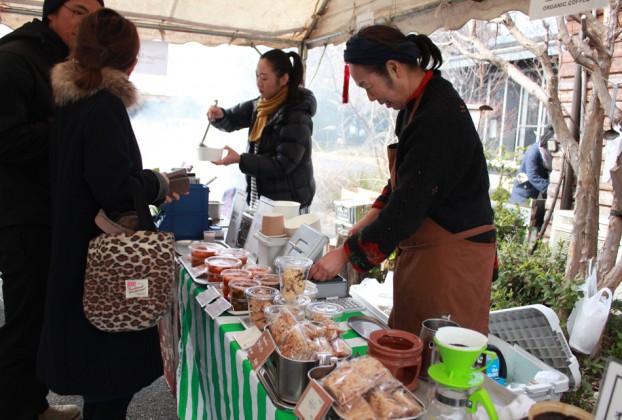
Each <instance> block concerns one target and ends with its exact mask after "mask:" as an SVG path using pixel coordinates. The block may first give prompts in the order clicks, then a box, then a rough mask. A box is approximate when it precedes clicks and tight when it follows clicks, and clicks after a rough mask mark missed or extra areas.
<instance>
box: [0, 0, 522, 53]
mask: <svg viewBox="0 0 622 420" xmlns="http://www.w3.org/2000/svg"><path fill="white" fill-rule="evenodd" d="M105 3H106V6H107V7H111V8H113V9H115V10H118V11H119V12H121V13H122V14H123V15H124V16H127V17H128V18H130V19H131V20H132V21H133V22H134V23H136V25H137V26H138V27H139V29H140V32H141V37H142V38H143V39H161V40H164V41H167V42H172V43H179V44H181V43H185V42H189V41H195V42H199V43H202V44H205V45H220V44H232V45H251V46H252V45H265V46H268V47H273V48H286V47H298V48H301V49H303V50H304V49H306V48H313V47H316V46H322V45H325V44H331V43H340V42H343V41H345V40H346V39H347V37H348V36H349V34H350V33H351V32H352V31H354V30H356V29H357V28H358V27H359V26H362V24H368V23H372V22H373V23H392V24H394V25H396V26H397V27H399V28H400V29H401V30H402V31H404V32H418V33H423V34H430V33H432V32H433V31H434V30H436V29H438V28H441V27H445V28H447V29H456V28H459V27H461V26H462V25H464V24H465V23H466V22H467V21H468V20H470V19H483V20H486V19H492V18H495V17H497V16H499V15H501V14H502V13H504V12H507V11H510V10H520V11H522V12H524V13H527V12H528V9H529V0H358V1H354V0H253V1H251V0H132V1H128V0H105ZM42 4H43V0H12V1H2V0H0V23H3V24H5V25H7V26H8V27H10V28H12V29H15V28H17V27H18V26H20V25H21V24H23V23H25V22H27V21H29V20H31V19H32V18H34V17H40V16H41V8H42Z"/></svg>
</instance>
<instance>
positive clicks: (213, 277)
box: [205, 255, 242, 283]
mask: <svg viewBox="0 0 622 420" xmlns="http://www.w3.org/2000/svg"><path fill="white" fill-rule="evenodd" d="M205 265H206V266H207V281H208V282H210V283H220V282H221V281H222V275H221V273H222V272H223V271H225V270H229V269H232V268H241V267H242V261H241V260H240V259H238V258H234V257H230V256H220V255H217V256H215V257H209V258H206V259H205Z"/></svg>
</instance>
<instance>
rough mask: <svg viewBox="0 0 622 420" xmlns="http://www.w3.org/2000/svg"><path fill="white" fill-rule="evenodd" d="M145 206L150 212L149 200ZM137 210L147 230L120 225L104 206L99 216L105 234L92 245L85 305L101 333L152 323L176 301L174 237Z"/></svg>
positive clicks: (85, 284)
mask: <svg viewBox="0 0 622 420" xmlns="http://www.w3.org/2000/svg"><path fill="white" fill-rule="evenodd" d="M141 194H142V193H141ZM135 195H136V194H135ZM136 207H137V209H138V208H140V207H141V206H140V205H137V206H136ZM144 209H145V211H146V212H148V210H147V207H146V204H145V207H144ZM141 210H142V209H141ZM137 214H138V219H139V221H140V224H141V227H142V226H144V225H147V226H148V228H147V229H146V230H138V231H135V232H132V231H131V230H128V229H126V228H123V227H121V226H118V225H115V223H114V222H112V221H110V220H109V219H107V218H106V217H105V213H104V212H103V210H102V211H100V213H99V214H98V216H97V217H96V219H95V220H96V223H97V225H98V226H100V228H101V229H102V231H104V233H102V234H100V235H99V236H97V237H95V238H93V239H92V240H91V241H90V243H89V248H88V253H87V261H86V271H85V278H84V295H83V298H82V305H83V307H84V314H85V315H86V318H87V319H88V320H89V322H90V323H91V324H92V325H94V326H95V327H96V328H98V329H100V330H102V331H108V332H122V331H138V330H143V329H146V328H149V327H152V326H154V325H156V324H157V323H158V321H159V320H160V318H161V317H162V316H163V315H164V314H165V313H166V312H167V310H168V309H169V307H170V305H171V303H172V300H173V292H174V290H173V287H174V277H175V238H174V235H173V234H172V233H169V232H158V231H156V229H155V226H154V225H153V219H151V216H150V214H149V216H148V219H147V220H146V221H145V220H144V219H145V218H146V217H147V216H146V215H145V214H144V212H142V211H137ZM141 215H142V216H141ZM102 221H103V222H104V223H102ZM149 221H150V222H151V223H149Z"/></svg>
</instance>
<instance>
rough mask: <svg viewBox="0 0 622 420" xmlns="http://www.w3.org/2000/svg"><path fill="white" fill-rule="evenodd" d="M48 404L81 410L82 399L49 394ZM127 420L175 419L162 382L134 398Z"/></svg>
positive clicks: (0, 316) (0, 320)
mask: <svg viewBox="0 0 622 420" xmlns="http://www.w3.org/2000/svg"><path fill="white" fill-rule="evenodd" d="M1 286H2V279H0V326H1V325H4V302H3V300H2V287H1ZM48 402H49V403H50V404H75V405H77V406H78V407H80V408H82V397H80V396H75V395H57V394H55V393H53V392H50V394H49V395H48ZM127 418H128V420H174V419H177V418H178V417H177V407H176V404H175V398H174V397H173V394H172V393H171V390H170V389H169V387H168V384H167V383H166V381H165V380H164V377H161V378H159V379H158V380H157V381H155V382H154V383H153V384H151V386H149V387H147V388H144V389H143V390H142V391H140V392H139V393H138V394H136V395H135V396H134V399H133V400H132V402H131V404H130V407H129V409H128V413H127Z"/></svg>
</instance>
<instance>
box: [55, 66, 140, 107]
mask: <svg viewBox="0 0 622 420" xmlns="http://www.w3.org/2000/svg"><path fill="white" fill-rule="evenodd" d="M79 71H80V65H79V64H77V63H75V62H73V61H72V60H67V61H65V62H63V63H60V64H57V65H56V66H54V68H52V73H51V81H52V89H53V91H54V103H55V104H56V105H58V106H64V105H67V104H70V103H73V102H78V101H80V100H82V99H86V98H89V97H91V96H93V95H95V94H96V93H98V92H100V91H102V90H107V91H109V92H110V93H112V94H113V95H115V96H116V97H118V98H119V99H121V101H122V102H123V104H124V105H125V107H126V108H130V107H132V106H134V105H136V104H137V102H138V92H137V91H136V87H135V86H134V84H133V83H132V82H131V81H130V80H129V78H128V77H127V75H126V74H125V73H123V72H121V71H119V70H115V69H111V68H109V67H104V68H103V69H101V72H102V82H101V84H100V85H99V86H97V87H96V88H94V89H89V90H85V89H82V88H80V87H78V86H76V84H75V83H74V81H75V79H76V77H77V75H78V72H79Z"/></svg>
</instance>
